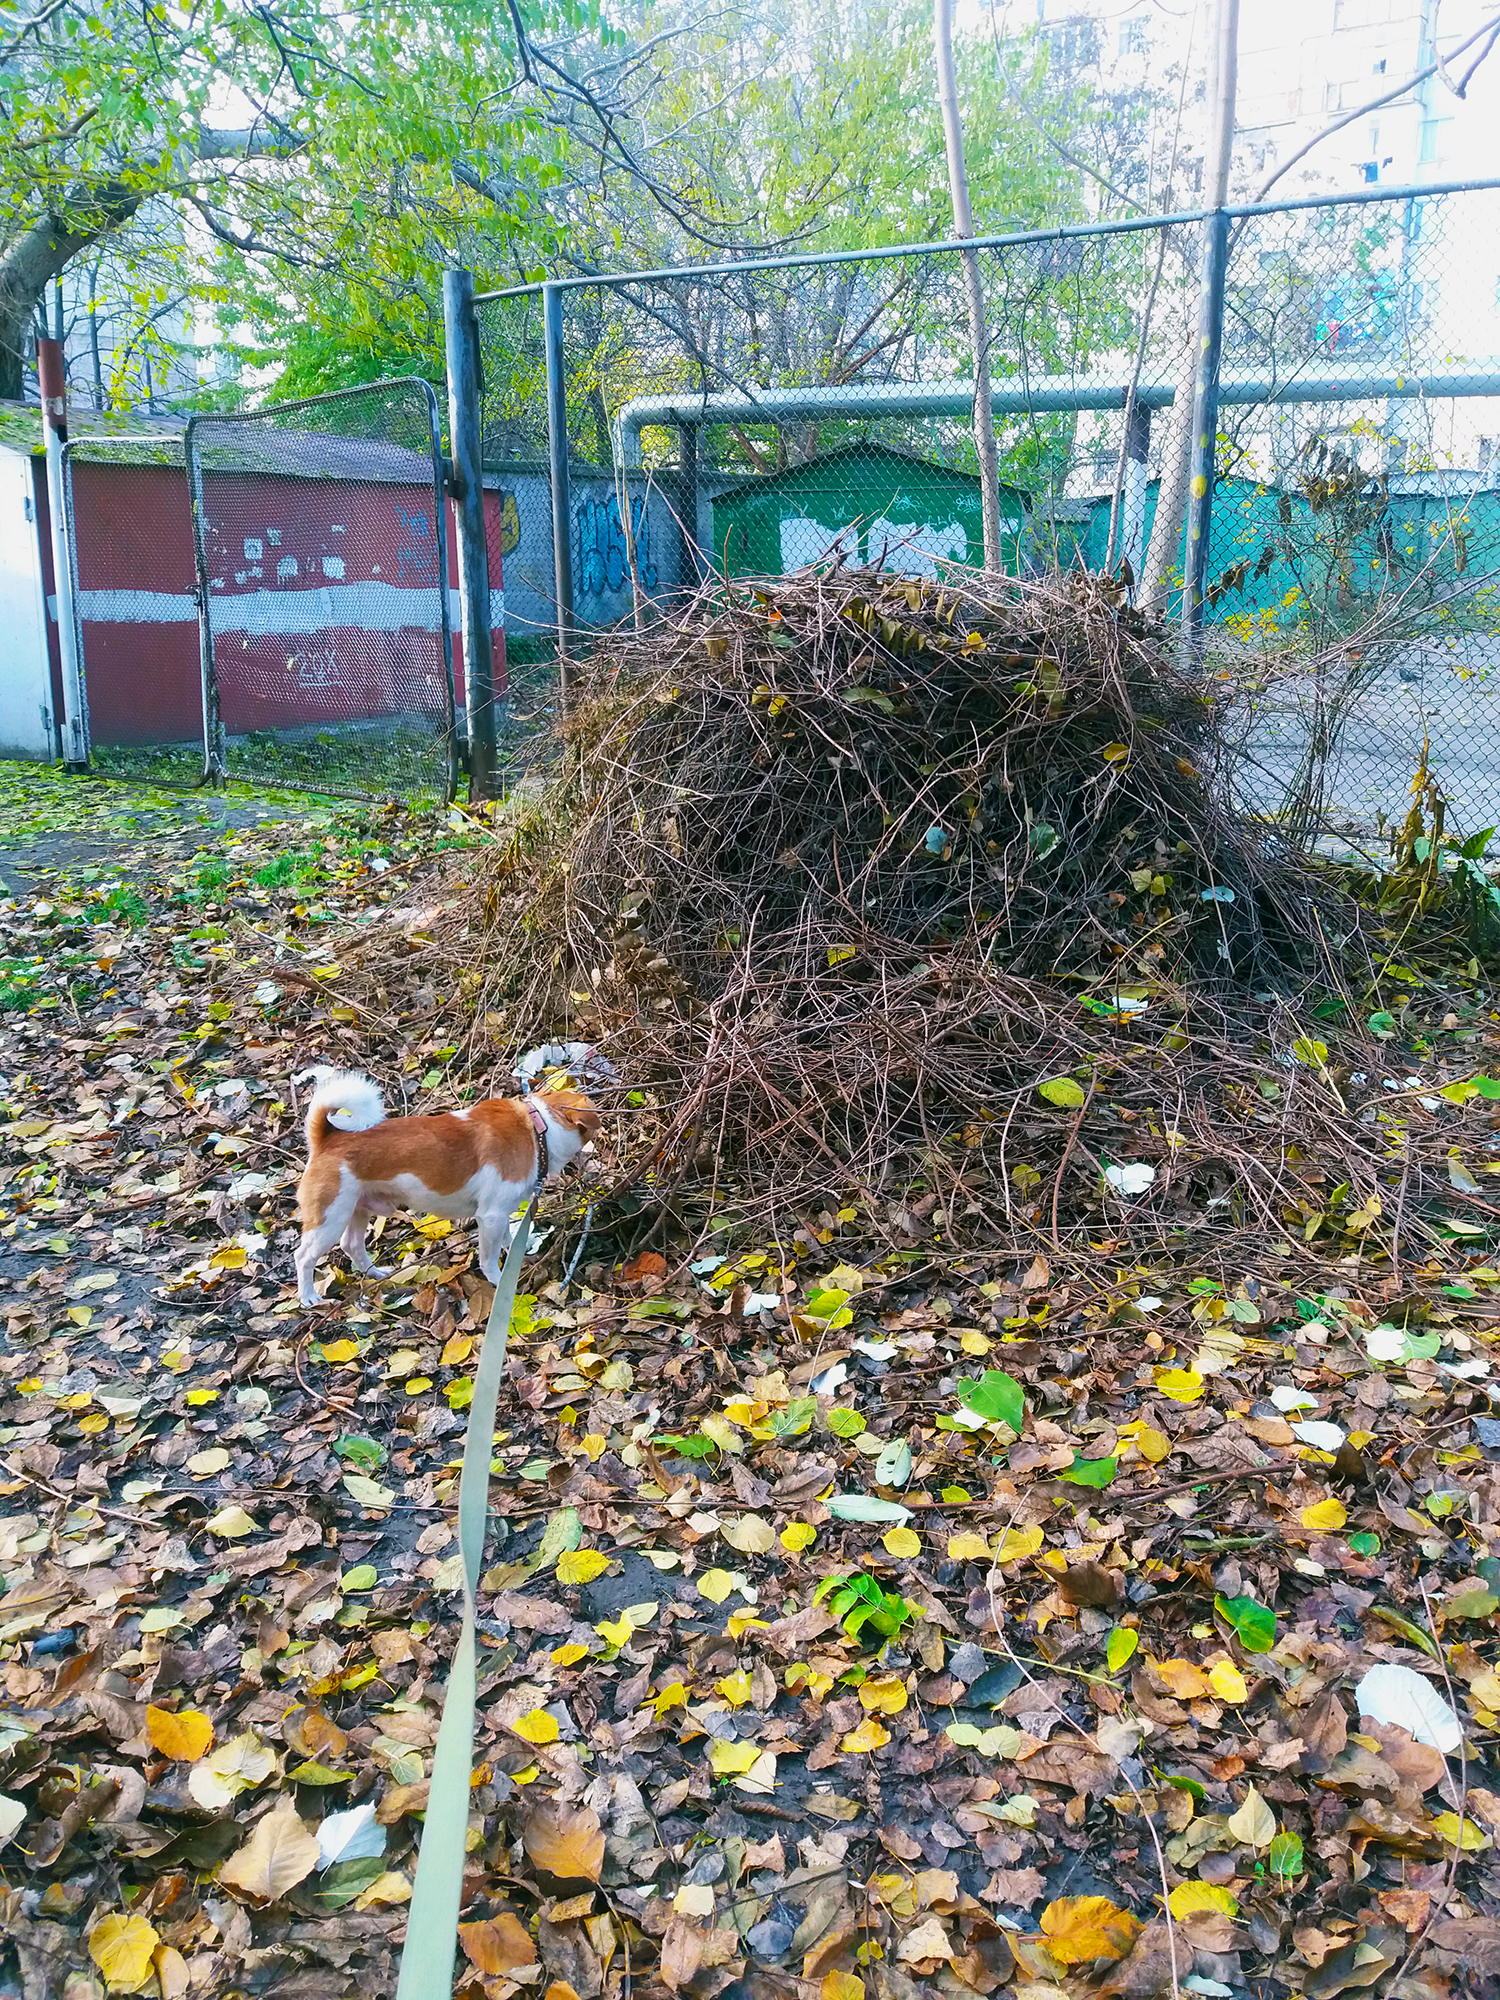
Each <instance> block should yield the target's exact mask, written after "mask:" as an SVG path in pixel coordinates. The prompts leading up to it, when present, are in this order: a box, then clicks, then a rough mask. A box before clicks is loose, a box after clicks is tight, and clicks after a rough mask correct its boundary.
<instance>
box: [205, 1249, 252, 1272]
mask: <svg viewBox="0 0 1500 2000" xmlns="http://www.w3.org/2000/svg"><path fill="white" fill-rule="evenodd" d="M248 1256H249V1252H248V1251H247V1250H246V1249H245V1246H244V1244H243V1243H221V1244H220V1246H219V1248H218V1249H217V1250H215V1252H214V1254H213V1255H212V1257H210V1258H209V1260H208V1262H209V1267H210V1269H211V1270H215V1271H243V1270H244V1268H245V1264H246V1261H247V1258H248Z"/></svg>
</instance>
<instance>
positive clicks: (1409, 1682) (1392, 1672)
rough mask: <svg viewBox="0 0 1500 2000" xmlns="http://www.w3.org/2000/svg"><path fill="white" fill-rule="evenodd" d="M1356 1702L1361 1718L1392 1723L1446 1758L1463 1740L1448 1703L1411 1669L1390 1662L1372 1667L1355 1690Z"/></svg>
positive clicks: (1426, 1680) (1456, 1718)
mask: <svg viewBox="0 0 1500 2000" xmlns="http://www.w3.org/2000/svg"><path fill="white" fill-rule="evenodd" d="M1354 1699H1355V1702H1356V1703H1357V1704H1358V1707H1359V1712H1360V1714H1361V1715H1365V1716H1368V1717H1369V1719H1370V1720H1371V1721H1372V1722H1393V1723H1395V1724H1396V1726H1397V1727H1398V1728H1400V1729H1404V1730H1405V1731H1406V1733H1407V1735H1408V1736H1414V1737H1415V1738H1416V1739H1417V1741H1418V1742H1419V1743H1428V1744H1431V1746H1432V1748H1433V1749H1434V1750H1441V1751H1442V1753H1443V1755H1444V1756H1445V1757H1447V1756H1449V1755H1451V1754H1452V1752H1453V1751H1455V1750H1456V1749H1457V1748H1458V1746H1459V1744H1460V1743H1462V1741H1463V1735H1464V1733H1463V1730H1462V1728H1461V1727H1460V1726H1459V1720H1458V1717H1457V1716H1456V1715H1455V1714H1454V1713H1453V1710H1452V1709H1451V1708H1450V1707H1449V1706H1448V1703H1447V1702H1446V1701H1445V1700H1444V1699H1443V1697H1442V1695H1440V1694H1439V1693H1438V1691H1437V1689H1436V1688H1435V1687H1434V1686H1433V1684H1432V1682H1431V1681H1430V1680H1428V1679H1427V1678H1426V1676H1425V1675H1423V1674H1418V1673H1413V1671H1412V1669H1411V1668H1410V1667H1400V1666H1395V1665H1392V1664H1391V1663H1389V1662H1384V1663H1382V1664H1381V1665H1380V1666H1378V1667H1371V1669H1370V1671H1369V1672H1368V1673H1367V1674H1366V1675H1365V1677H1364V1679H1363V1680H1362V1681H1361V1682H1360V1684H1359V1686H1358V1687H1357V1688H1356V1689H1355V1690H1354Z"/></svg>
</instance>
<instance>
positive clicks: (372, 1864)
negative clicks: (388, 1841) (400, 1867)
mask: <svg viewBox="0 0 1500 2000" xmlns="http://www.w3.org/2000/svg"><path fill="white" fill-rule="evenodd" d="M385 1866H386V1864H385V1857H384V1855H382V1854H361V1855H359V1856H358V1857H357V1858H356V1859H355V1860H353V1861H336V1862H335V1863H334V1864H333V1866H332V1867H331V1868H329V1869H327V1870H325V1871H324V1875H323V1879H322V1881H321V1882H320V1883H319V1884H318V1888H317V1892H316V1893H317V1898H318V1901H319V1902H320V1903H326V1904H327V1905H328V1907H329V1909H331V1910H338V1909H342V1908H343V1906H344V1904H345V1903H352V1902H353V1901H354V1898H355V1897H356V1896H362V1895H363V1894H364V1892H365V1890H366V1889H368V1888H369V1886H370V1884H371V1883H372V1882H378V1881H379V1880H380V1878H381V1876H382V1875H383V1874H384V1873H385Z"/></svg>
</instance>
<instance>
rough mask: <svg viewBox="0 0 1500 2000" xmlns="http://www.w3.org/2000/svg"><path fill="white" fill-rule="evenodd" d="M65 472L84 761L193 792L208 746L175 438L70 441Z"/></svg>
mask: <svg viewBox="0 0 1500 2000" xmlns="http://www.w3.org/2000/svg"><path fill="white" fill-rule="evenodd" d="M63 465H64V478H63V497H64V503H65V505H66V508H67V520H68V553H69V560H70V562H71V564H72V571H73V579H72V580H73V590H72V602H73V621H74V635H75V640H76V644H77V649H78V666H79V682H80V686H81V689H82V693H83V698H84V713H85V717H86V727H87V737H88V747H89V754H90V759H91V761H92V763H93V764H94V766H95V767H96V768H97V769H99V770H101V771H105V772H108V773H109V775H110V776H112V777H120V778H135V779H139V780H141V781H143V782H146V783H149V784H157V785H171V786H184V785H186V786H193V785H200V784H201V783H202V782H203V778H204V773H205V770H206V769H207V756H208V744H207V739H206V737H205V733H204V728H203V689H202V680H201V666H200V658H199V647H198V591H197V581H196V578H195V576H194V571H193V531H192V523H191V520H190V518H189V508H188V491H187V481H186V478H185V477H184V474H183V467H182V435H181V432H180V431H177V432H166V431H164V432H163V433H161V434H160V435H156V436H150V435H148V436H129V435H127V436H122V437H83V438H79V439H74V440H73V441H72V442H70V443H68V444H65V445H64V446H63Z"/></svg>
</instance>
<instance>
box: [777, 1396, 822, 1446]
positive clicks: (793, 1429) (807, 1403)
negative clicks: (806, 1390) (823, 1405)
mask: <svg viewBox="0 0 1500 2000" xmlns="http://www.w3.org/2000/svg"><path fill="white" fill-rule="evenodd" d="M817 1414H818V1399H817V1397H816V1396H793V1398H792V1400H791V1401H790V1402H789V1403H788V1404H787V1406H786V1408H785V1409H784V1410H773V1411H772V1412H771V1414H770V1416H769V1417H767V1419H766V1423H767V1426H768V1427H769V1428H770V1429H771V1430H773V1431H774V1432H775V1433H776V1435H777V1437H801V1435H802V1433H803V1432H804V1431H808V1430H811V1429H812V1422H813V1418H814V1417H815V1416H816V1415H817Z"/></svg>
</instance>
